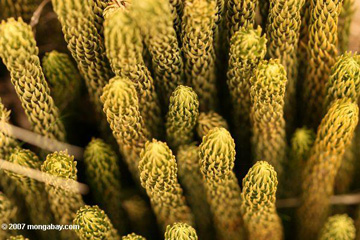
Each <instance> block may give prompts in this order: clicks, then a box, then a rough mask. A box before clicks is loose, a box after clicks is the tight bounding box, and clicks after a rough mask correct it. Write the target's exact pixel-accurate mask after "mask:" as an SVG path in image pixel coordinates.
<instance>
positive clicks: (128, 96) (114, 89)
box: [101, 77, 149, 181]
mask: <svg viewBox="0 0 360 240" xmlns="http://www.w3.org/2000/svg"><path fill="white" fill-rule="evenodd" d="M101 101H102V102H103V105H104V112H105V114H106V117H107V120H108V122H109V124H110V128H111V130H112V131H113V135H114V137H115V139H116V141H117V143H118V145H119V148H120V152H121V154H122V155H123V157H124V159H125V161H126V163H127V165H128V167H129V169H130V172H131V173H132V175H133V178H134V179H135V181H139V176H140V175H139V169H138V164H139V161H140V158H139V157H140V152H141V150H142V149H143V147H144V145H145V142H146V141H147V140H148V136H149V133H148V131H147V129H146V127H145V124H144V122H143V119H142V117H141V115H140V112H139V101H138V97H137V93H136V89H135V84H134V83H133V82H131V81H130V80H129V79H126V78H120V77H114V78H112V79H111V80H110V82H109V83H108V84H107V85H106V86H105V88H104V93H103V95H102V96H101Z"/></svg>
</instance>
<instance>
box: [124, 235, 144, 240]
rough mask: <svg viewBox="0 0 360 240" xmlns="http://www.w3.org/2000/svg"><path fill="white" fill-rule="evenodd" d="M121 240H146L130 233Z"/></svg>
mask: <svg viewBox="0 0 360 240" xmlns="http://www.w3.org/2000/svg"><path fill="white" fill-rule="evenodd" d="M122 240H146V238H144V237H142V236H140V235H137V234H135V233H130V234H128V235H126V236H123V237H122Z"/></svg>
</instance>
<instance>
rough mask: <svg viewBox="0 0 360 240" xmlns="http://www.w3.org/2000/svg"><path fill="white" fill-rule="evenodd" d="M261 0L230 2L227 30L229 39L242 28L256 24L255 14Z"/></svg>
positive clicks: (233, 0) (234, 0) (232, 0)
mask: <svg viewBox="0 0 360 240" xmlns="http://www.w3.org/2000/svg"><path fill="white" fill-rule="evenodd" d="M258 4H259V0H245V1H242V0H228V1H227V28H228V31H229V39H231V37H232V36H233V35H234V34H235V33H236V32H237V31H238V30H239V29H240V28H241V27H244V28H247V27H250V26H253V25H254V24H255V13H256V11H255V10H256V8H257V5H258Z"/></svg>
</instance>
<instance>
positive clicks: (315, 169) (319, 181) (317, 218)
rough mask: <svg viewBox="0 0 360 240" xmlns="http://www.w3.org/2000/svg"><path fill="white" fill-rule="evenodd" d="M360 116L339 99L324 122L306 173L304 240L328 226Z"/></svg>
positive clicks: (302, 215)
mask: <svg viewBox="0 0 360 240" xmlns="http://www.w3.org/2000/svg"><path fill="white" fill-rule="evenodd" d="M358 115H359V109H358V106H357V104H355V103H353V102H352V101H351V100H346V99H339V100H336V101H334V102H333V103H332V105H331V106H330V108H329V110H328V112H327V114H326V115H325V117H324V118H323V120H322V121H321V124H320V126H319V128H318V131H317V136H316V139H315V143H314V145H313V147H312V149H311V151H310V155H309V156H310V157H309V159H308V160H307V163H306V166H305V168H304V172H303V180H302V198H301V205H300V208H299V209H298V221H297V223H298V225H299V228H298V234H299V237H300V239H315V238H316V237H318V234H319V230H320V228H321V227H322V226H323V224H324V223H325V220H326V218H327V215H328V212H329V208H330V197H331V196H332V195H333V189H334V181H335V177H336V174H337V172H338V169H339V167H340V164H341V161H342V158H343V156H344V153H345V150H346V148H347V147H349V146H350V143H351V140H352V138H353V135H354V130H355V127H356V126H357V123H358ZM339 142H341V144H339ZM309 219H311V221H309Z"/></svg>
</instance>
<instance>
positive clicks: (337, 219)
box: [319, 214, 356, 240]
mask: <svg viewBox="0 0 360 240" xmlns="http://www.w3.org/2000/svg"><path fill="white" fill-rule="evenodd" d="M355 232H356V231H355V226H354V221H353V220H352V219H351V218H350V217H349V216H348V215H346V214H342V215H340V214H338V215H334V216H332V217H329V218H328V220H327V221H326V223H325V225H324V226H323V227H322V229H321V232H320V237H319V240H332V239H337V240H354V239H355Z"/></svg>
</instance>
